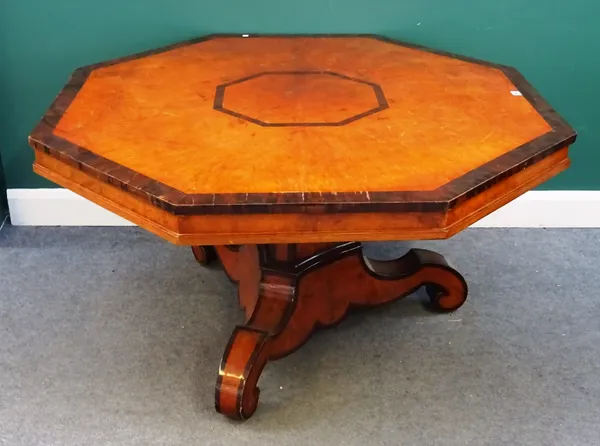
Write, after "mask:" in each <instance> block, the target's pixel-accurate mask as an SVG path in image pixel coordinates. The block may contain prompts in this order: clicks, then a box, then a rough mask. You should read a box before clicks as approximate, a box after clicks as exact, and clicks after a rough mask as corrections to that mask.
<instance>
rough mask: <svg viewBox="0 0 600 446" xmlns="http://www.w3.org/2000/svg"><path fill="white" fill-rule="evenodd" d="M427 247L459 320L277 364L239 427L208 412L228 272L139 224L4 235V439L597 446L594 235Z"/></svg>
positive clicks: (377, 251)
mask: <svg viewBox="0 0 600 446" xmlns="http://www.w3.org/2000/svg"><path fill="white" fill-rule="evenodd" d="M418 245H419V246H421V247H429V248H433V249H436V250H438V251H440V252H442V253H443V254H445V255H447V256H449V258H451V259H452V262H453V263H454V265H455V266H456V267H457V268H458V269H459V270H460V271H462V272H463V273H464V275H465V277H466V279H467V281H468V282H469V285H470V296H469V300H468V301H467V303H466V304H465V305H464V306H463V308H462V309H460V310H459V311H458V312H456V313H454V314H451V315H436V314H431V313H428V312H426V311H425V310H424V309H423V308H422V306H421V300H420V296H419V295H418V294H417V295H413V296H410V297H408V298H407V299H405V300H403V301H400V302H398V303H394V304H392V305H389V306H386V307H382V308H377V309H375V310H369V311H362V312H355V313H353V314H351V316H350V317H349V318H348V319H347V320H346V321H345V322H343V323H342V324H341V325H339V326H338V327H337V328H335V329H331V330H325V331H321V332H319V333H318V334H316V335H315V336H314V337H313V338H312V339H311V340H310V342H309V343H308V344H306V345H305V346H304V347H303V348H302V349H300V350H299V351H298V352H296V353H294V354H293V355H291V356H289V357H287V358H284V359H282V360H280V361H277V362H274V363H270V364H269V365H268V366H267V368H266V369H265V372H264V374H263V376H262V379H261V382H260V384H261V390H262V392H261V404H260V406H259V409H258V411H257V412H256V414H255V416H254V417H253V418H252V419H250V420H248V421H247V422H245V423H236V422H232V421H229V420H227V419H225V418H224V417H222V416H220V415H218V414H216V413H215V412H214V409H213V393H214V380H215V378H216V371H217V366H218V363H219V360H220V357H221V354H222V352H223V348H224V346H225V344H226V342H227V340H228V337H229V334H230V333H231V330H232V328H233V327H234V325H235V324H236V323H238V322H240V321H241V312H240V310H239V309H238V308H237V304H236V298H235V294H234V293H235V292H234V288H233V285H231V284H230V283H229V281H228V280H227V279H226V278H225V276H224V274H223V272H222V271H220V270H219V269H218V268H213V269H203V268H202V267H200V266H199V265H197V264H196V262H195V261H194V259H193V257H192V255H191V253H190V251H189V250H188V249H185V248H181V247H176V246H172V245H169V244H168V243H166V242H163V241H161V240H159V239H158V238H155V237H154V236H151V235H149V234H146V233H144V232H143V231H141V230H139V229H137V228H118V229H117V228H106V229H101V228H74V229H67V228H15V227H10V226H9V227H5V228H4V229H3V230H2V231H1V232H0V445H1V446H7V445H78V446H79V445H220V444H223V445H246V444H247V445H322V444H326V445H366V444H385V445H445V446H446V445H465V444H467V445H502V444H506V445H594V444H600V348H599V345H600V342H599V341H600V303H599V302H600V293H599V291H598V287H599V284H598V281H599V278H600V266H599V265H600V231H594V230H541V229H540V230H491V229H474V230H468V231H465V232H464V233H462V234H459V235H458V236H456V237H454V238H453V239H451V240H448V241H444V242H427V243H420V244H418ZM402 250H403V248H402V247H401V246H399V245H397V244H377V245H372V246H369V248H368V252H369V255H370V256H372V257H376V258H386V257H391V256H393V255H395V254H398V253H401V252H402Z"/></svg>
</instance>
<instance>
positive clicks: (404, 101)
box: [30, 36, 575, 215]
mask: <svg viewBox="0 0 600 446" xmlns="http://www.w3.org/2000/svg"><path fill="white" fill-rule="evenodd" d="M265 53H268V56H267V57H265ZM225 56H226V57H225ZM273 72H278V73H288V74H287V75H279V76H278V77H277V76H275V77H273V76H272V75H263V76H258V77H257V76H256V75H257V74H260V73H273ZM297 72H304V73H307V72H308V73H313V75H310V76H306V75H294V74H293V73H297ZM323 72H330V73H334V74H335V75H324V74H321V75H316V74H314V73H323ZM337 75H339V76H341V77H336V76H337ZM248 76H250V77H252V76H253V78H252V79H250V80H249V81H248V82H236V81H238V80H240V79H243V78H247V77H248ZM344 76H346V77H348V78H354V79H358V80H360V81H362V82H363V83H361V82H353V81H350V80H348V79H345V78H343V77H344ZM370 84H372V85H375V86H378V87H380V88H381V91H382V94H383V95H384V97H385V101H386V102H385V103H386V104H387V105H388V107H387V108H385V109H384V110H379V111H378V112H377V113H372V114H369V115H368V116H364V117H362V118H361V119H358V120H355V121H352V122H350V123H348V124H347V125H343V126H300V125H298V126H296V125H291V126H286V127H263V126H261V125H256V124H255V123H252V122H250V121H248V120H245V119H241V118H236V117H235V116H232V115H230V114H227V113H221V112H219V111H218V110H214V103H215V93H216V91H217V89H218V88H219V86H223V85H225V86H227V87H226V88H225V89H224V91H223V94H224V100H223V101H224V103H223V104H224V105H223V106H224V107H229V108H232V109H238V111H239V112H240V113H242V112H243V113H242V114H248V115H253V116H255V117H256V116H258V117H262V118H263V119H265V120H267V121H273V120H275V121H273V122H284V121H278V120H286V121H285V122H287V123H292V124H294V123H299V122H297V121H302V122H304V123H306V122H313V123H314V122H316V121H313V120H317V119H321V120H323V121H326V122H339V119H342V120H343V118H344V117H345V116H346V115H345V113H348V114H352V116H355V115H356V113H359V114H360V112H359V110H361V109H363V108H366V107H370V106H371V105H372V104H371V103H370V101H371V99H369V98H370V97H371V92H372V91H371V90H370ZM228 89H229V91H227V90H228ZM517 90H518V91H520V92H521V93H522V94H523V96H513V94H511V92H512V91H517ZM374 96H376V95H375V94H374ZM344 100H346V101H347V104H346V106H344ZM336 120H338V121H336ZM30 140H31V144H32V145H33V146H34V147H35V148H36V149H37V150H40V151H46V152H47V153H48V154H49V155H50V156H53V157H56V158H57V159H60V160H61V161H63V162H65V163H68V164H70V165H72V166H73V167H74V168H77V169H80V170H82V171H83V172H85V173H87V174H88V175H91V176H94V177H95V178H98V179H99V180H101V181H104V182H106V183H109V184H114V185H116V186H118V187H120V188H121V189H123V190H124V191H127V192H128V193H129V194H132V195H136V196H137V197H140V198H142V199H145V200H148V201H150V202H151V203H152V204H153V205H154V206H157V207H160V208H161V209H164V210H166V211H168V212H170V213H173V214H176V215H193V214H207V213H216V214H228V213H249V214H257V213H301V212H313V213H338V212H438V211H445V210H446V209H447V208H452V207H455V206H458V205H459V204H460V203H461V202H462V201H464V200H466V199H468V198H470V197H473V196H475V195H477V194H479V193H481V192H483V191H485V190H486V189H488V188H489V187H491V186H492V185H493V184H496V183H498V182H500V181H502V180H503V179H505V178H507V177H508V176H511V175H514V174H516V173H518V172H519V171H521V170H523V169H525V168H527V167H528V166H530V165H531V164H533V163H535V162H538V161H540V160H541V159H543V158H545V157H547V156H549V155H551V154H552V153H554V152H556V151H557V150H560V149H561V148H564V147H565V146H566V145H568V144H570V143H572V142H573V141H574V140H575V132H574V131H573V130H572V129H571V128H570V127H569V126H568V125H567V124H566V123H565V122H564V121H563V120H562V119H561V118H560V116H558V114H556V112H555V111H554V110H552V108H551V107H550V106H549V105H548V104H547V103H546V102H545V101H544V100H543V99H542V98H541V97H540V96H539V94H537V92H535V90H533V88H532V87H531V86H530V85H529V84H528V83H527V82H526V81H525V79H523V77H522V76H521V75H520V74H519V73H518V72H516V70H514V69H512V68H509V67H503V66H499V65H493V64H489V63H485V62H481V61H475V60H472V59H468V58H464V57H461V56H456V55H449V54H446V53H441V52H438V51H434V50H430V49H425V48H420V47H415V46H414V45H410V44H406V43H402V42H394V41H390V40H389V39H383V38H378V37H374V36H338V37H333V36H294V37H291V36H280V37H265V36H257V37H252V38H248V39H245V38H241V37H233V36H229V37H223V36H209V37H207V38H204V39H198V40H196V41H193V42H189V43H183V44H181V45H175V46H173V47H171V48H170V49H167V50H165V51H160V50H157V51H155V52H151V53H150V54H146V55H145V57H142V56H140V57H133V58H129V59H125V60H121V61H110V62H107V63H105V64H98V65H96V66H93V67H88V68H84V69H81V70H78V71H77V72H76V73H75V74H74V76H73V78H72V80H71V81H70V82H69V84H68V85H67V87H66V88H65V90H63V92H62V93H61V94H60V95H59V96H58V97H57V99H56V101H55V103H54V104H53V105H52V107H51V108H50V110H49V112H48V113H47V114H46V116H45V117H44V119H43V120H42V122H41V123H40V125H39V126H38V127H37V128H36V129H35V130H34V132H33V133H32V135H31V139H30ZM165 166H169V168H165Z"/></svg>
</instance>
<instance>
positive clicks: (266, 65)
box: [30, 35, 576, 419]
mask: <svg viewBox="0 0 600 446" xmlns="http://www.w3.org/2000/svg"><path fill="white" fill-rule="evenodd" d="M575 136H576V135H575V132H574V131H573V129H571V128H570V127H569V126H568V125H567V124H566V123H565V122H564V121H563V120H562V119H561V118H560V116H559V115H558V114H557V113H556V112H555V111H554V110H553V109H552V108H551V107H550V106H549V105H548V104H547V103H546V102H545V101H544V100H543V99H542V97H541V96H540V95H539V94H538V93H537V92H536V91H535V90H534V89H533V88H532V87H531V86H530V85H529V84H528V83H527V81H526V80H525V79H524V78H523V77H522V76H521V75H520V74H519V73H518V72H517V71H516V70H515V69H513V68H510V67H506V66H501V65H495V64H491V63H487V62H482V61H479V60H475V59H470V58H467V57H462V56H457V55H453V54H448V53H444V52H440V51H435V50H431V49H427V48H422V47H418V46H415V45H411V44H407V43H402V42H398V41H393V40H389V39H386V38H382V37H378V36H362V35H361V36H246V35H244V36H230V35H221V36H208V37H203V38H199V39H196V40H192V41H188V42H183V43H179V44H176V45H172V46H170V47H166V48H161V49H158V50H153V51H149V52H146V53H142V54H138V55H134V56H131V57H126V58H123V59H118V60H113V61H109V62H104V63H100V64H97V65H92V66H88V67H84V68H81V69H78V70H76V71H75V73H74V74H73V76H72V77H71V79H70V81H69V82H68V84H67V85H66V86H65V88H64V89H63V90H62V91H61V92H60V94H59V95H58V97H57V98H56V100H55V101H54V103H53V104H52V106H51V107H50V109H49V110H48V112H47V113H46V115H45V116H44V117H43V119H42V120H41V122H40V123H39V125H38V126H37V127H36V128H35V130H34V131H33V132H32V134H31V136H30V144H31V145H32V147H33V148H34V149H35V164H34V170H35V171H36V172H37V173H39V174H40V175H42V176H44V177H46V178H48V179H50V180H52V181H54V182H56V183H58V184H60V185H62V186H64V187H67V188H69V189H71V190H73V191H75V192H76V193H78V194H80V195H82V196H84V197H86V198H88V199H90V200H91V201H93V202H95V203H97V204H99V205H101V206H103V207H105V208H107V209H109V210H111V211H113V212H115V213H116V214H119V215H121V216H122V217H125V218H126V219H128V220H130V221H132V222H134V223H136V224H138V225H139V226H141V227H143V228H145V229H147V230H149V231H151V232H153V233H155V234H157V235H159V236H161V237H163V238H165V239H167V240H169V241H171V242H173V243H177V244H182V245H191V246H192V247H193V252H194V254H195V256H196V258H197V259H198V261H200V263H203V264H206V263H208V262H210V261H211V260H214V259H216V258H217V257H218V258H219V259H220V261H221V263H222V265H223V267H224V269H225V272H226V273H227V275H228V276H229V277H230V278H231V279H232V280H233V281H234V282H235V283H237V284H238V287H239V301H240V304H241V306H242V307H243V309H244V312H245V319H244V322H243V323H242V324H241V325H239V326H237V327H236V328H235V329H234V331H233V334H232V335H231V338H230V341H229V344H228V345H227V347H226V348H225V353H224V356H223V359H222V361H221V366H220V368H219V373H218V378H217V385H216V408H217V410H218V411H220V412H222V413H224V414H226V415H228V416H230V417H234V418H242V419H243V418H247V417H249V416H251V415H252V414H253V413H254V411H255V410H256V407H257V404H258V388H257V386H256V384H257V381H258V379H259V376H260V374H261V372H262V370H263V367H264V366H265V364H266V363H267V361H269V360H274V359H277V358H280V357H282V356H285V355H287V354H289V353H291V352H293V351H294V350H296V349H297V348H298V347H300V346H301V345H302V344H303V343H304V342H305V341H306V340H307V339H308V338H309V337H310V335H311V333H312V332H313V330H314V329H315V328H317V327H327V326H332V325H334V324H336V323H337V322H338V321H340V320H341V319H342V318H343V316H344V315H345V313H346V312H347V310H348V309H349V308H351V307H354V306H372V305H378V304H382V303H385V302H389V301H391V300H394V299H397V298H400V297H402V296H406V295H407V294H409V293H412V292H413V291H415V290H416V289H417V288H419V287H421V286H425V287H426V290H427V293H428V295H429V297H430V299H431V306H432V308H434V309H437V310H439V311H453V310H456V309H457V308H458V307H460V306H461V305H462V304H463V302H464V301H465V299H466V296H467V284H466V282H465V280H464V279H463V277H462V276H461V275H460V274H459V273H458V272H457V271H456V270H455V269H453V268H452V267H451V266H450V265H449V264H448V262H446V260H445V259H444V258H443V257H442V256H441V255H439V254H437V253H434V252H431V251H426V250H422V249H412V250H410V251H409V252H408V253H407V254H406V255H404V256H403V257H401V258H399V259H396V260H393V261H387V262H382V261H375V260H372V259H368V258H366V257H365V256H364V255H363V253H362V245H361V243H360V242H355V241H353V240H361V241H370V240H414V239H435V238H446V237H450V236H452V235H453V234H456V233H457V232H459V231H460V230H462V229H464V228H466V227H468V226H469V225H471V224H472V223H474V222H475V221H477V220H478V219H480V218H482V217H484V216H485V215H487V214H489V213H491V212H492V211H494V210H495V209H498V208H499V207H501V206H502V205H504V204H506V203H508V202H509V201H511V200H513V199H514V198H516V197H517V196H519V195H521V194H522V193H524V192H525V191H527V190H529V189H531V188H533V187H535V186H537V185H538V184H540V183H542V182H543V181H545V180H547V179H548V178H550V177H552V176H554V175H556V174H558V173H559V172H561V171H562V170H564V169H565V168H567V166H568V165H569V159H568V156H567V150H568V146H569V145H570V144H571V143H573V142H574V141H575ZM199 305H201V302H199Z"/></svg>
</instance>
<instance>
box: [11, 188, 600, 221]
mask: <svg viewBox="0 0 600 446" xmlns="http://www.w3.org/2000/svg"><path fill="white" fill-rule="evenodd" d="M7 195H8V208H9V212H10V219H11V222H12V224H13V225H16V226H132V225H133V224H132V223H130V222H128V221H127V220H125V219H123V218H121V217H118V216H116V215H115V214H113V213H111V212H109V211H107V210H105V209H103V208H101V207H100V206H98V205H96V204H94V203H92V202H90V201H88V200H86V199H85V198H82V197H80V196H79V195H76V194H75V193H73V192H71V191H69V190H66V189H8V191H7ZM473 226H474V227H494V228H542V227H545V228H600V191H531V192H527V193H526V194H525V195H523V196H521V197H519V198H517V199H516V200H514V201H513V202H511V203H509V204H507V205H506V206H504V207H503V208H501V209H499V210H497V211H496V212H494V213H493V214H491V215H488V216H487V217H485V218H484V219H482V220H480V221H479V222H477V223H476V224H474V225H473Z"/></svg>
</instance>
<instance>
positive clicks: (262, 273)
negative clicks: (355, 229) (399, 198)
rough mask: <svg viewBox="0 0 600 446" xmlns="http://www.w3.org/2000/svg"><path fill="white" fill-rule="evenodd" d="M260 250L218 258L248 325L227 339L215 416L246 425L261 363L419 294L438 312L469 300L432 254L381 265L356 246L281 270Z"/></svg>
mask: <svg viewBox="0 0 600 446" xmlns="http://www.w3.org/2000/svg"><path fill="white" fill-rule="evenodd" d="M221 249H226V248H221V247H219V248H218V251H219V254H220V255H221ZM261 249H263V248H259V247H256V246H244V247H241V248H240V252H239V253H237V257H236V259H235V261H229V260H227V259H225V258H222V261H223V264H224V266H225V267H226V269H227V270H228V274H229V275H230V276H235V277H232V278H234V280H236V281H238V282H239V295H240V303H241V304H242V306H243V307H244V309H245V310H246V323H245V324H244V325H241V326H238V327H237V328H236V329H235V330H234V332H233V334H232V336H231V338H230V341H229V344H228V346H227V349H226V351H225V354H224V356H223V359H222V361H221V366H220V369H219V376H218V380H217V386H216V395H215V396H216V408H217V411H219V412H221V413H223V414H225V415H227V416H229V417H232V418H237V419H246V418H248V417H250V416H251V415H252V414H253V413H254V411H255V410H256V407H257V404H258V396H259V390H258V388H257V386H256V384H257V381H258V379H259V377H260V374H261V372H262V370H263V368H264V366H265V364H266V363H267V361H269V360H273V359H277V358H280V357H283V356H286V355H288V354H290V353H291V352H293V351H295V350H296V349H297V348H298V347H300V346H301V345H302V344H303V343H304V342H306V341H307V340H308V338H309V337H310V335H311V334H312V332H313V331H314V329H315V328H316V327H327V326H332V325H334V324H337V323H338V322H339V321H340V320H342V319H343V317H344V316H345V314H346V313H347V311H348V309H349V308H351V307H355V306H357V307H358V306H363V307H366V306H375V305H380V304H384V303H387V302H390V301H393V300H396V299H399V298H401V297H404V296H406V295H408V294H410V293H412V292H414V291H416V290H417V289H418V288H419V287H421V286H426V289H427V292H428V294H429V295H430V299H431V303H432V307H433V308H434V309H436V310H438V311H454V310H456V309H457V308H458V307H460V306H461V305H462V304H463V303H464V301H465V299H466V296H467V285H466V282H465V280H464V279H463V277H462V276H461V275H460V274H459V273H458V272H457V271H456V270H454V269H453V268H452V267H450V266H449V265H448V263H447V262H446V261H445V260H444V258H443V257H442V256H441V255H439V254H437V253H434V252H431V251H426V250H419V249H413V250H411V251H409V252H408V253H407V254H406V255H404V256H403V257H401V258H400V259H397V260H392V261H384V262H382V261H375V260H369V259H365V258H364V257H363V254H362V247H361V245H360V244H359V243H346V244H339V245H337V246H335V247H333V248H329V249H324V250H323V251H321V252H319V253H317V254H316V255H314V256H312V257H309V258H304V259H297V260H294V261H293V262H289V261H288V262H280V261H278V260H277V261H270V260H269V258H268V256H267V255H266V253H267V250H266V248H265V251H264V252H263V253H262V254H265V255H262V254H261V253H259V251H260V250H261ZM280 251H283V250H280ZM298 251H299V250H298ZM224 254H225V255H228V254H227V253H224ZM221 257H223V256H221ZM244 259H245V261H244V262H242V260H244ZM230 260H231V259H230ZM228 265H229V268H228ZM229 270H231V271H229Z"/></svg>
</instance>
